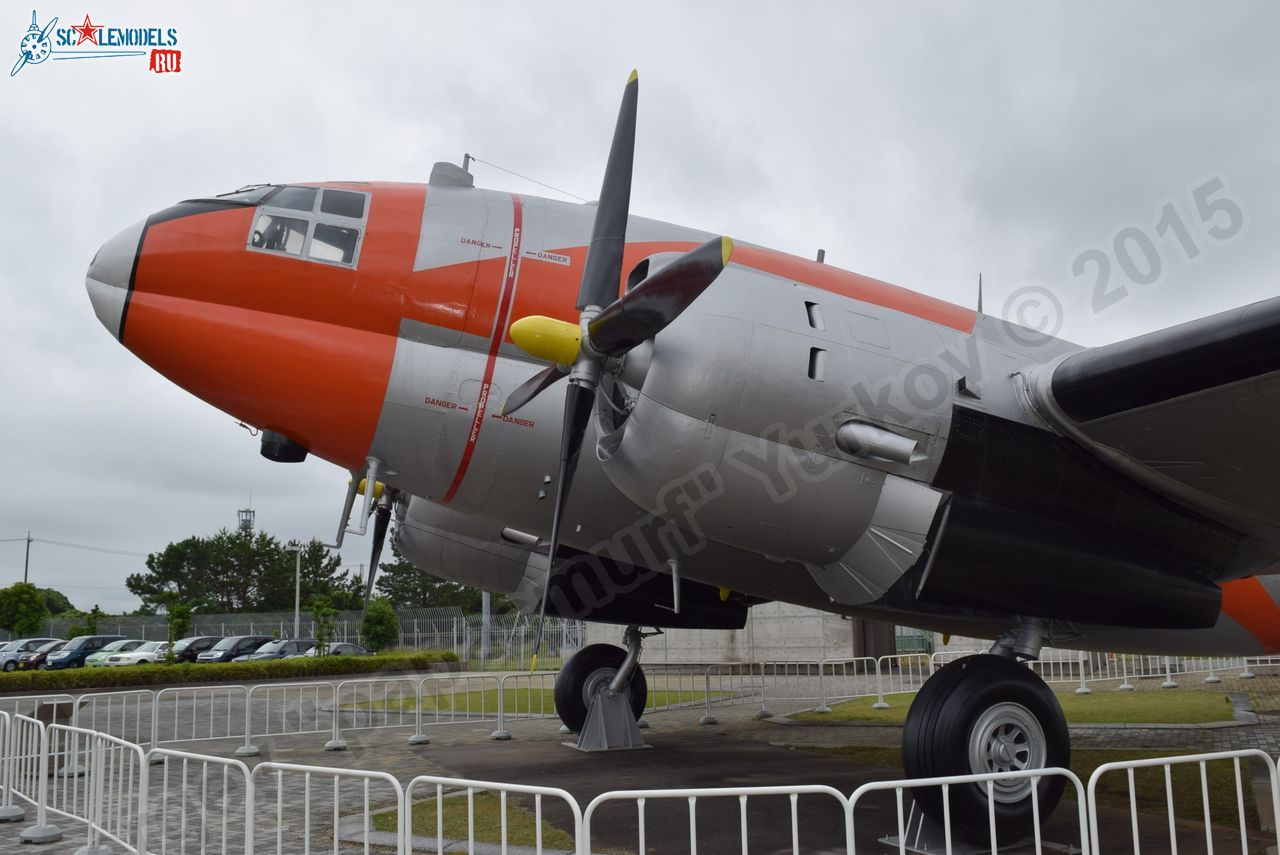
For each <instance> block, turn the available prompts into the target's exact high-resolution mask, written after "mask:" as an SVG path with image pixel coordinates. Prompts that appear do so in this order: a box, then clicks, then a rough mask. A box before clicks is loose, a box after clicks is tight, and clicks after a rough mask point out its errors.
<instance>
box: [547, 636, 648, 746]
mask: <svg viewBox="0 0 1280 855" xmlns="http://www.w3.org/2000/svg"><path fill="white" fill-rule="evenodd" d="M626 658H627V651H625V650H623V649H622V648H621V647H614V646H613V645H612V644H588V645H587V646H586V647H584V648H582V649H581V650H579V651H578V652H577V653H575V654H573V656H571V657H570V658H569V661H568V662H566V663H564V665H562V666H561V667H560V673H558V674H556V712H557V713H558V714H559V715H560V721H562V722H564V726H565V727H567V728H569V729H570V730H572V731H573V732H574V733H579V732H580V731H581V730H582V725H583V724H584V723H586V720H587V711H588V709H590V707H591V697H592V695H593V694H594V693H595V690H596V688H597V687H598V686H600V684H601V683H604V684H605V685H608V683H609V682H610V681H611V680H613V678H614V676H615V675H616V674H617V673H618V669H619V668H620V667H622V660H624V659H626ZM648 697H649V683H648V681H646V680H645V678H644V671H643V670H642V669H641V668H640V666H639V665H637V666H636V670H635V673H633V674H632V675H631V683H630V685H628V686H627V700H628V701H629V702H630V704H631V714H632V715H634V716H635V717H636V720H637V721H638V720H639V719H640V716H641V714H642V713H643V712H644V704H645V701H646V700H647V699H648Z"/></svg>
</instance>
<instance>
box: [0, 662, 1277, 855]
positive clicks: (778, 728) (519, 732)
mask: <svg viewBox="0 0 1280 855" xmlns="http://www.w3.org/2000/svg"><path fill="white" fill-rule="evenodd" d="M1200 679H1201V678H1199V677H1195V676H1183V677H1180V680H1181V682H1182V685H1183V688H1181V689H1177V690H1167V691H1165V692H1164V693H1165V694H1167V695H1169V696H1170V697H1176V694H1177V692H1181V691H1188V690H1194V689H1197V688H1204V687H1203V685H1202V684H1201V683H1200ZM1137 682H1138V689H1139V691H1156V692H1159V691H1161V690H1160V689H1159V688H1158V681H1137ZM1109 688H1110V687H1109V686H1106V685H1095V686H1094V690H1095V691H1106V690H1108V689H1109ZM1212 688H1213V689H1214V690H1215V691H1225V692H1241V693H1247V694H1248V695H1250V696H1251V697H1252V698H1253V701H1254V707H1255V710H1256V712H1257V719H1258V721H1257V723H1256V724H1248V725H1244V726H1236V727H1218V728H1212V727H1152V728H1133V727H1128V728H1107V727H1087V728H1073V729H1072V738H1073V742H1074V744H1075V745H1076V746H1077V747H1080V748H1162V749H1175V750H1177V751H1179V752H1184V753H1191V752H1198V751H1212V750H1227V749H1234V748H1253V747H1258V748H1263V749H1264V750H1266V751H1267V752H1268V753H1270V754H1271V755H1272V756H1275V755H1276V754H1277V752H1280V676H1260V677H1259V678H1257V679H1255V680H1239V679H1237V678H1225V679H1224V680H1223V682H1222V683H1221V684H1220V685H1218V686H1215V687H1212ZM812 705H813V702H812V701H807V702H794V703H791V704H788V703H787V702H784V701H781V700H770V701H769V704H768V706H769V707H770V708H771V709H772V710H773V712H774V713H776V714H777V717H776V718H774V719H773V720H769V721H756V720H754V719H753V718H752V714H753V713H754V711H755V708H756V707H755V706H753V705H743V706H729V707H719V708H717V709H716V710H715V713H716V715H717V716H718V717H719V718H720V721H721V723H720V724H719V725H718V726H711V727H706V726H700V725H699V724H698V721H699V719H700V717H701V715H702V713H703V710H702V709H701V708H694V709H687V710H674V711H668V712H663V713H657V714H654V715H652V716H650V717H649V721H650V722H651V724H652V727H651V728H650V729H649V730H647V731H645V737H646V739H647V740H648V741H649V743H650V744H651V745H652V746H653V748H651V749H649V750H645V751H637V752H629V753H625V754H608V755H599V754H597V755H584V754H581V753H578V752H575V751H572V750H571V749H568V748H565V747H563V746H562V745H561V744H560V743H561V741H562V740H563V739H564V738H565V737H564V736H563V735H561V734H560V733H559V732H558V727H557V722H555V721H552V720H532V721H530V720H525V721H513V722H509V723H508V725H507V729H508V730H510V731H511V733H512V736H513V739H512V740H511V741H510V742H494V741H491V740H490V738H489V735H490V733H491V731H492V730H493V729H494V725H493V723H492V722H475V723H470V724H466V723H463V724H451V725H445V726H438V727H429V728H427V732H428V734H429V735H430V737H431V739H432V742H431V744H429V745H423V746H410V745H408V744H407V740H406V737H407V736H408V734H409V733H410V732H411V730H409V729H379V730H353V731H348V732H346V733H345V734H344V736H345V738H346V740H347V742H348V743H349V746H350V747H349V750H347V751H346V752H326V751H324V750H323V748H322V744H323V742H324V741H325V736H324V735H322V734H308V735H304V736H286V737H279V736H276V737H263V738H255V740H254V741H255V742H256V743H257V744H258V745H259V747H260V748H261V751H262V753H261V755H260V756H259V757H257V758H252V759H250V760H249V761H248V762H250V763H251V764H253V763H257V762H263V761H267V760H273V761H277V762H288V763H302V764H312V765H323V766H346V767H351V768H363V769H378V770H382V771H386V772H389V773H390V774H392V775H394V776H395V777H396V778H397V779H399V780H400V781H401V782H402V783H407V782H408V781H409V780H410V779H411V778H412V777H414V776H416V775H422V774H433V775H442V776H454V777H470V778H478V779H487V780H499V781H519V782H524V783H533V784H542V785H547V786H556V787H561V788H563V789H566V790H568V791H569V792H571V793H572V794H573V795H574V797H575V798H576V799H577V800H578V801H579V803H580V804H581V805H582V806H583V807H584V808H585V806H586V805H587V804H588V802H589V801H590V800H591V799H592V798H594V796H595V795H598V794H599V793H601V792H604V791H607V790H616V789H624V788H667V787H713V786H756V785H784V784H796V783H812V784H823V785H827V786H832V787H835V788H836V789H838V790H839V791H841V792H843V793H846V794H847V793H849V792H851V791H852V790H854V789H855V788H856V787H858V786H860V785H861V784H863V783H865V782H867V781H871V780H883V779H886V778H893V777H897V776H898V775H900V770H895V769H885V768H874V767H865V766H864V767H854V766H852V765H851V764H849V763H847V762H845V761H841V760H838V759H833V758H831V757H828V756H823V755H821V754H820V753H814V752H810V751H805V750H800V748H801V747H802V746H837V745H872V746H877V745H878V746H897V745H898V744H899V742H900V739H901V730H900V729H899V728H897V727H893V726H867V725H863V726H857V725H837V726H832V725H826V724H807V723H799V722H795V723H792V722H787V721H785V719H784V717H783V716H784V715H785V713H787V712H789V711H795V710H797V709H801V708H805V707H809V706H812ZM197 711H198V712H199V713H200V714H201V715H204V714H205V713H208V712H209V710H203V709H199V710H197ZM215 712H216V711H215ZM235 744H236V743H235V742H231V741H227V740H209V741H203V742H189V743H182V744H179V745H175V746H174V747H177V748H181V749H182V750H184V751H194V752H200V753H208V754H211V755H215V756H223V757H226V756H230V754H231V753H232V751H233V749H234V747H235ZM171 774H172V776H174V777H173V780H174V782H175V786H178V785H179V783H180V782H179V780H178V778H177V775H178V774H179V770H178V769H177V767H176V766H175V768H174V769H173V770H171ZM266 784H267V787H266V788H265V789H264V790H260V793H259V798H258V800H257V803H258V804H260V805H265V806H266V808H270V810H266V813H267V814H268V816H265V817H261V816H260V822H259V829H258V832H259V833H258V839H260V840H261V841H262V842H264V843H266V842H272V843H274V842H275V840H276V834H277V823H276V820H275V816H274V806H275V804H276V803H277V802H276V797H275V793H274V790H271V789H270V788H271V787H272V786H273V782H271V781H268V782H266ZM187 786H188V787H189V788H191V787H195V786H202V789H201V790H200V794H201V795H200V798H202V799H205V800H206V801H208V802H209V803H211V804H214V803H216V802H217V800H218V798H219V796H218V793H219V790H218V782H217V781H216V780H215V781H213V785H212V786H211V785H210V782H209V781H205V782H204V783H203V785H199V784H197V783H196V782H194V781H192V780H188V781H187ZM302 787H303V784H302V782H301V779H296V780H295V779H290V780H289V781H287V782H285V785H284V787H283V792H282V793H281V794H280V799H279V804H280V806H281V819H280V822H279V823H278V825H279V830H280V834H281V839H282V840H284V848H285V850H286V851H301V848H302V847H301V845H293V843H296V841H297V840H298V839H299V838H298V834H299V833H300V829H301V828H303V827H304V826H305V825H306V823H307V822H311V823H312V824H316V822H317V819H316V818H317V817H321V816H323V817H325V818H326V819H327V817H328V815H329V813H330V811H331V808H332V800H333V797H332V793H331V791H330V790H329V789H328V788H326V786H324V785H323V783H322V782H321V781H320V780H319V779H316V780H315V781H313V782H312V784H311V787H310V789H308V790H305V791H304V790H303V789H302ZM268 791H269V792H268ZM235 797H236V794H235V793H234V792H231V793H229V794H228V799H229V800H230V801H234V799H235ZM363 798H365V794H364V793H363V792H362V791H361V789H360V788H359V787H355V788H354V789H353V788H352V787H351V786H350V785H348V786H345V787H344V788H343V790H342V791H341V792H340V793H339V794H338V802H339V805H340V807H341V811H342V812H343V813H344V814H346V813H350V812H353V811H359V810H360V809H361V808H362V804H361V800H362V799H363ZM370 800H371V803H372V804H374V805H375V806H376V805H377V804H378V803H379V801H380V796H379V794H378V792H377V789H376V787H375V788H373V790H372V791H371V796H370ZM264 810H265V808H264ZM304 811H310V814H309V815H308V814H307V813H305V812H304ZM645 813H646V821H645V828H646V832H647V840H648V846H649V851H651V852H671V851H686V850H687V847H688V842H687V841H688V822H689V819H688V817H689V809H688V805H687V803H686V802H683V801H677V802H674V803H667V804H659V803H654V802H650V803H649V804H647V805H646V811H645ZM1070 814H1071V810H1070V809H1069V807H1068V806H1066V805H1064V808H1063V809H1061V810H1059V811H1058V812H1057V814H1056V815H1055V817H1054V818H1053V820H1051V822H1050V824H1049V826H1048V827H1047V829H1046V839H1047V840H1050V841H1058V842H1061V843H1064V844H1073V843H1076V842H1077V841H1076V839H1075V838H1076V833H1075V831H1074V828H1073V826H1072V821H1073V819H1074V816H1073V815H1070ZM545 815H546V817H547V819H548V820H549V821H550V822H552V823H553V824H556V825H560V826H562V827H568V826H569V823H568V813H567V811H566V810H564V809H562V808H560V807H558V806H556V805H554V804H551V803H549V802H548V803H547V804H546V806H545ZM791 817H792V814H791V808H790V805H789V804H788V802H787V800H786V799H782V798H777V799H770V800H762V801H761V802H760V803H759V804H757V803H755V802H753V803H752V806H751V812H750V816H749V820H750V831H751V835H752V851H753V852H756V851H759V852H775V851H790V839H791V823H792V818H791ZM796 817H797V819H798V828H799V836H800V843H801V850H802V851H804V852H824V851H836V850H835V849H833V848H832V847H833V845H834V844H835V843H836V842H837V841H842V840H843V834H842V832H841V830H840V829H841V826H840V815H839V812H838V811H836V810H835V809H834V808H833V807H832V804H831V803H826V802H824V798H823V797H821V796H805V797H802V798H801V799H800V800H799V802H798V804H797V807H796ZM739 821H740V817H739V813H738V805H737V803H736V801H734V800H719V801H718V802H715V801H708V802H700V803H699V805H698V809H697V823H698V829H699V837H700V838H701V839H703V840H707V839H714V840H722V841H725V842H726V845H725V846H724V847H723V849H724V850H726V851H727V850H728V849H733V850H736V849H737V845H736V841H737V840H738V833H739V831H738V830H739ZM175 822H176V819H175ZM856 822H857V827H858V838H859V840H858V845H859V847H866V849H865V851H869V852H874V851H887V850H885V849H884V848H883V847H880V846H878V845H876V844H875V839H876V838H877V837H879V836H881V835H882V834H884V833H885V832H888V831H890V830H891V829H892V828H893V826H894V824H895V820H894V812H893V806H892V801H891V798H890V797H888V796H885V797H882V798H876V799H873V800H871V801H869V802H868V803H867V804H866V805H865V807H860V808H859V811H858V814H857V817H856ZM1128 822H1129V818H1128V814H1127V812H1124V811H1119V812H1108V814H1107V816H1106V817H1105V818H1104V823H1105V824H1106V825H1107V827H1108V828H1107V831H1106V833H1104V840H1108V839H1114V840H1116V841H1118V842H1123V843H1126V844H1127V837H1126V836H1125V835H1126V834H1127V828H1128ZM29 824H30V819H29V820H28V821H27V822H22V823H16V824H13V825H7V826H0V855H7V853H17V852H24V853H30V852H32V851H35V850H37V849H38V850H39V851H47V852H73V851H75V850H76V849H77V848H79V847H80V846H82V845H84V842H85V841H84V836H83V835H82V834H81V835H79V836H77V835H76V834H74V833H72V832H74V831H75V829H74V827H73V826H71V825H70V824H68V823H63V828H64V831H66V832H67V836H66V837H65V838H64V840H63V841H61V842H59V843H56V844H51V845H48V846H42V847H33V846H21V845H19V844H18V843H17V838H18V832H19V831H20V830H21V829H22V828H25V827H26V826H27V825H29ZM636 825H637V822H636V808H635V805H634V803H631V804H630V805H614V806H609V807H606V808H602V809H601V813H600V814H599V815H598V819H597V821H596V823H595V825H594V828H595V830H596V832H597V833H596V835H595V840H596V845H597V846H598V847H601V848H603V849H607V850H609V851H634V850H635V840H636V833H637V829H636ZM175 827H176V826H175ZM231 833H232V838H233V841H234V834H235V829H234V828H233V829H232V830H231ZM1167 833H1168V832H1167V826H1164V825H1163V824H1161V823H1156V824H1155V825H1154V827H1153V828H1152V829H1146V828H1145V827H1144V834H1143V850H1144V851H1149V852H1159V851H1167V849H1168V840H1167ZM1113 834H1114V836H1113ZM1180 836H1184V837H1185V838H1186V844H1187V845H1196V842H1197V841H1198V845H1199V846H1202V845H1203V840H1204V833H1203V829H1200V828H1196V827H1194V826H1190V825H1188V826H1186V827H1185V828H1184V829H1183V834H1182V835H1180ZM220 839H221V838H210V840H209V841H208V842H207V844H206V847H205V851H217V848H218V847H216V846H215V845H214V844H215V843H216V842H217V841H219V840H220ZM317 840H323V838H316V839H313V848H317V849H322V848H327V847H326V844H325V843H323V842H321V843H319V845H316V841H317ZM730 842H732V845H729V843H730ZM1215 843H1217V844H1219V845H1230V836H1229V835H1223V836H1217V837H1216V838H1215ZM239 848H240V847H239V846H237V845H235V843H234V842H233V843H232V844H231V845H229V846H228V851H239ZM1125 848H1128V847H1127V845H1126V847H1125ZM1180 848H1183V847H1182V846H1180ZM1234 848H1235V850H1236V851H1239V844H1238V842H1237V843H1235V846H1234ZM187 851H197V850H196V849H193V848H188V850H187Z"/></svg>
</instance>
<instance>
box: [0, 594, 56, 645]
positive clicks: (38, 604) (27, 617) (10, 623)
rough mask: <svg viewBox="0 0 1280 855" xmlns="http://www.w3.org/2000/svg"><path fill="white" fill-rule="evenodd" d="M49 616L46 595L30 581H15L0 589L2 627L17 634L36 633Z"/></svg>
mask: <svg viewBox="0 0 1280 855" xmlns="http://www.w3.org/2000/svg"><path fill="white" fill-rule="evenodd" d="M48 617H49V608H48V606H46V605H45V601H44V595H43V594H41V593H40V589H39V588H37V587H36V586H35V585H32V584H31V583H30V582H14V583H13V584H12V585H10V586H9V587H7V588H4V589H3V590H0V628H3V629H7V630H9V631H10V632H12V633H14V634H16V635H35V634H36V633H38V632H39V631H40V626H41V624H43V623H44V621H45V619H46V618H48Z"/></svg>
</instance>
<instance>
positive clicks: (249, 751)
mask: <svg viewBox="0 0 1280 855" xmlns="http://www.w3.org/2000/svg"><path fill="white" fill-rule="evenodd" d="M235 754H236V756H237V757H257V756H258V754H259V751H258V746H256V745H250V744H249V743H245V744H244V745H241V746H240V747H239V748H237V749H236V751H235Z"/></svg>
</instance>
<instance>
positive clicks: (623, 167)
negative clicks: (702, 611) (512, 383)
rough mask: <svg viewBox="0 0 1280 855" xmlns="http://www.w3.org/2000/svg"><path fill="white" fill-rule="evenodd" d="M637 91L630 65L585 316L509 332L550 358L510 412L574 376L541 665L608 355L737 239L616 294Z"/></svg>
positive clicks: (642, 330) (714, 271) (537, 640)
mask: <svg viewBox="0 0 1280 855" xmlns="http://www.w3.org/2000/svg"><path fill="white" fill-rule="evenodd" d="M639 91H640V83H639V78H638V76H637V74H636V72H634V71H632V72H631V76H630V78H628V79H627V85H626V88H625V89H624V90H623V93H622V106H621V107H620V108H619V110H618V121H617V125H616V126H615V127H614V132H613V144H612V146H611V148H610V150H609V160H608V163H607V165H606V166H605V172H604V181H603V182H602V184H601V187H600V200H599V202H598V203H597V207H596V214H595V220H594V221H593V223H592V226H591V243H590V244H589V246H588V249H587V260H586V264H584V265H583V269H582V281H581V283H580V284H579V286H578V301H577V304H576V308H577V309H578V310H579V313H580V314H579V317H578V323H577V324H572V323H569V322H567V321H561V320H557V319H555V318H548V317H545V316H542V315H530V316H527V317H523V318H520V319H519V320H517V321H515V322H514V323H513V324H512V325H511V330H510V332H511V340H512V341H514V342H515V343H516V345H517V346H518V347H520V348H521V349H522V350H524V351H525V352H526V353H528V354H529V355H530V356H534V357H536V358H538V359H545V360H546V361H548V362H550V363H552V364H551V365H550V366H549V367H547V368H544V369H543V370H542V371H540V372H538V373H537V374H536V375H534V376H533V377H531V378H530V379H529V380H527V381H525V382H524V383H523V384H522V385H521V386H520V387H519V388H518V389H516V390H515V392H513V393H512V395H511V397H509V398H508V399H507V400H506V402H505V403H504V405H503V408H502V414H503V415H511V414H512V413H514V412H515V411H516V410H519V409H520V408H521V407H523V406H524V405H525V404H527V403H529V402H530V401H532V400H533V399H534V398H536V397H537V396H538V395H540V394H542V393H543V392H545V391H546V390H547V389H549V388H550V387H551V386H553V385H555V384H556V383H557V382H559V381H560V380H565V379H567V380H568V381H569V382H568V386H567V387H566V388H565V398H564V427H563V429H562V431H563V432H562V433H561V435H560V468H559V475H558V477H557V479H556V493H555V499H554V504H553V506H552V515H551V533H550V536H549V537H548V539H547V540H548V546H549V549H548V552H547V568H546V575H545V576H544V578H543V585H542V600H541V603H540V604H539V606H538V624H537V631H536V634H535V637H534V643H533V668H535V669H536V668H537V665H538V653H539V652H540V650H541V647H542V630H543V624H544V623H545V620H546V615H547V594H548V592H549V590H550V587H551V574H552V571H553V568H554V562H555V556H556V550H557V549H558V548H559V545H560V524H561V521H562V517H563V514H564V508H565V503H566V502H567V501H568V498H569V490H570V488H571V486H572V484H573V476H574V473H575V472H576V471H577V467H578V456H579V454H580V452H581V451H582V441H583V437H584V436H585V435H586V432H587V426H588V425H589V424H590V421H591V409H592V406H593V404H594V402H595V393H596V389H597V387H598V386H599V385H600V376H601V373H602V372H603V369H604V365H605V363H606V362H607V361H608V360H610V359H617V358H619V357H622V356H625V355H626V354H627V353H628V352H629V351H630V350H631V349H632V348H634V347H635V346H636V345H638V344H641V343H642V342H645V341H648V340H649V339H651V338H653V337H654V336H656V335H657V334H658V333H659V332H661V331H662V330H664V329H666V327H667V325H669V324H670V323H671V322H672V321H674V320H675V319H676V318H677V317H679V316H680V313H681V312H683V311H684V310H685V309H687V308H688V307H689V305H690V304H692V303H693V301H694V300H696V299H697V298H698V296H699V295H700V294H702V292H703V291H705V290H706V289H707V287H708V286H709V285H711V283H712V282H714V281H715V279H716V277H717V276H719V275H720V272H721V271H722V270H724V268H725V267H726V266H727V265H728V263H729V257H730V255H731V254H732V253H733V241H731V240H730V239H729V238H727V237H718V238H713V239H712V240H709V241H707V242H706V243H704V244H702V245H701V246H699V247H697V248H695V249H693V250H690V251H689V252H687V253H685V254H684V255H682V256H680V257H679V258H678V259H676V260H675V261H673V262H672V263H671V264H669V265H667V266H666V267H664V268H662V269H661V270H660V271H658V272H657V273H655V274H653V275H652V276H649V277H647V278H646V279H644V281H642V282H640V283H639V284H638V285H636V287H634V288H632V289H631V290H630V291H628V292H627V293H626V294H624V295H623V296H621V297H619V296H618V291H619V289H620V285H621V282H622V259H623V252H624V250H625V248H626V239H627V216H628V213H629V209H630V206H631V167H632V161H633V160H634V155H635V136H636V104H637V98H638V96H639Z"/></svg>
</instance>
